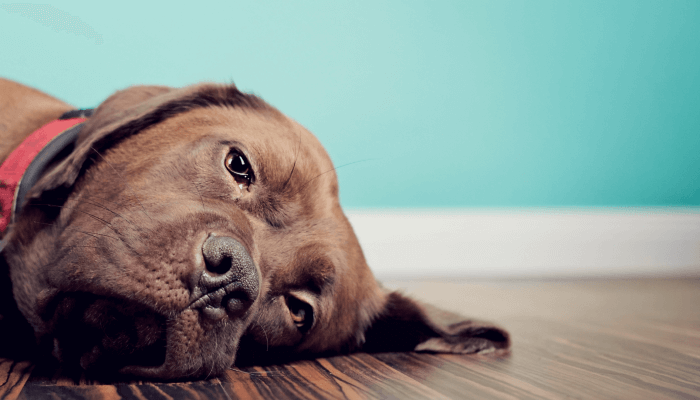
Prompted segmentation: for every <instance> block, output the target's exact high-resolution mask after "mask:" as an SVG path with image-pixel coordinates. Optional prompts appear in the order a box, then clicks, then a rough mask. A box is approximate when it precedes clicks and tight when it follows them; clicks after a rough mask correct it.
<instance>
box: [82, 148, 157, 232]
mask: <svg viewBox="0 0 700 400" xmlns="http://www.w3.org/2000/svg"><path fill="white" fill-rule="evenodd" d="M90 148H91V149H92V151H94V152H95V153H97V155H99V156H100V157H102V160H103V161H104V162H106V163H107V165H109V166H110V167H111V168H112V170H114V172H115V173H116V174H117V175H118V176H119V178H121V180H122V181H123V182H124V185H125V186H126V187H127V189H129V190H130V191H131V194H133V195H134V197H135V198H136V201H138V202H139V204H140V205H141V209H142V210H143V213H144V214H146V216H147V217H148V219H150V220H153V219H152V218H151V216H150V215H148V213H147V212H146V207H144V206H143V203H141V200H140V199H139V196H137V195H136V192H134V190H133V189H132V188H131V186H130V185H129V182H127V180H126V179H124V177H123V176H122V174H120V173H119V171H117V169H116V168H114V165H112V163H110V162H109V161H107V159H106V158H105V156H103V155H102V153H100V152H99V151H97V149H95V147H93V146H90Z"/></svg>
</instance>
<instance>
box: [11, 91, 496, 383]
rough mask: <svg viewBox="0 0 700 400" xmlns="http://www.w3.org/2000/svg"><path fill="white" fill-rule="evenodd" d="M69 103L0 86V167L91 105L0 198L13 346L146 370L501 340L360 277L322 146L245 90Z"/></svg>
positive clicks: (161, 372) (126, 370)
mask: <svg viewBox="0 0 700 400" xmlns="http://www.w3.org/2000/svg"><path fill="white" fill-rule="evenodd" d="M72 110H74V107H73V106H71V105H68V104H66V103H64V102H62V101H60V100H58V99H56V98H53V97H51V96H49V95H47V94H44V93H42V92H40V91H37V90H35V89H32V88H29V87H27V86H24V85H22V84H19V83H16V82H12V81H9V80H0V143H1V144H0V161H5V160H7V159H8V158H9V157H10V156H11V154H12V152H13V151H14V150H15V149H16V148H18V146H21V144H22V143H23V141H24V140H25V139H26V138H27V137H28V136H29V135H31V134H32V133H33V132H35V131H37V130H38V129H39V128H41V127H42V126H45V125H46V124H48V123H51V122H52V121H54V120H57V119H59V118H61V116H62V115H63V116H64V118H63V120H65V119H66V117H68V119H71V118H70V117H71V115H72V116H80V117H86V116H88V115H89V117H88V118H86V119H85V120H84V121H83V122H82V123H80V124H79V125H76V126H77V127H79V128H80V129H79V131H76V130H75V129H77V128H71V129H74V130H73V136H74V139H72V142H70V144H69V145H66V147H65V148H64V149H61V151H59V152H58V153H57V154H56V155H54V156H53V158H52V159H51V160H48V161H45V162H44V164H45V167H44V169H43V170H42V172H41V173H38V174H36V175H37V177H36V182H34V183H33V184H31V185H30V186H31V187H29V188H26V195H25V196H24V198H22V199H20V200H19V201H18V200H17V199H15V202H16V203H15V204H14V206H13V207H3V210H2V212H3V215H4V216H5V217H7V218H9V219H10V220H9V222H8V224H7V226H6V227H5V228H4V231H3V232H2V233H1V234H2V236H1V237H2V241H3V246H4V248H3V249H2V253H0V266H1V268H0V269H2V272H3V273H2V282H0V283H1V284H2V285H3V288H4V290H3V295H2V296H4V297H3V298H2V302H1V303H2V307H1V309H0V310H1V312H2V317H3V318H2V320H1V322H2V324H3V326H4V328H6V329H11V330H13V331H14V332H19V333H16V334H15V335H14V337H13V339H12V341H16V343H22V346H24V345H27V346H32V349H33V350H32V351H33V352H35V353H38V354H49V355H50V356H49V357H51V356H53V357H55V358H56V359H58V360H59V361H60V362H61V363H62V364H63V365H64V366H66V368H76V369H77V370H81V371H82V370H85V371H87V372H93V373H96V374H98V373H101V374H107V375H109V374H127V375H130V376H138V377H142V378H146V379H154V380H172V379H196V378H204V377H207V376H215V375H218V374H221V373H223V372H224V371H225V370H226V369H228V368H230V367H231V366H232V365H234V364H235V365H241V364H246V363H249V364H255V363H275V362H285V361H287V360H293V359H296V358H308V357H317V356H328V355H333V354H346V353H350V352H358V351H364V352H389V351H390V352H396V351H429V352H448V353H478V352H493V351H498V352H507V351H508V348H509V346H510V340H509V336H508V333H507V332H506V331H505V330H503V329H501V328H499V327H498V326H495V325H492V324H488V323H481V322H476V321H471V320H461V321H458V322H456V323H452V324H449V325H448V324H445V323H442V322H440V319H439V318H438V312H437V311H435V310H433V309H430V310H431V311H429V309H428V308H426V306H425V305H422V304H420V303H419V302H417V301H415V300H413V299H410V298H408V297H406V296H405V295H403V294H401V293H398V292H391V291H388V290H386V289H384V288H383V287H382V286H381V285H380V284H379V283H378V282H377V281H376V279H375V278H374V276H373V274H372V272H371V270H370V269H369V267H368V265H367V263H366V261H365V258H364V256H363V253H362V249H361V248H360V245H359V243H358V240H357V238H356V237H355V234H354V232H353V229H352V226H351V225H350V223H349V222H348V220H347V218H346V216H345V215H344V214H343V211H342V209H341V206H340V204H339V200H338V190H339V188H338V180H337V177H336V173H335V170H334V167H333V164H332V162H331V159H330V158H329V156H328V154H327V153H326V151H325V150H324V148H323V147H322V146H321V144H320V143H319V141H318V140H317V139H316V137H314V136H313V135H312V134H311V133H310V132H309V131H307V130H306V129H304V128H303V127H302V126H300V125H299V124H298V123H296V122H295V121H293V120H291V119H289V118H287V117H286V116H284V115H283V114H282V113H280V112H279V111H277V110H276V109H275V108H273V107H272V106H270V105H268V104H267V103H265V102H264V101H263V100H261V99H260V98H258V97H256V96H254V95H251V94H245V93H242V92H240V91H239V90H238V89H237V88H236V87H235V86H234V85H218V84H199V85H194V86H189V87H185V88H179V89H175V88H170V87H163V86H134V87H130V88H128V89H125V90H122V91H119V92H117V93H115V94H114V95H112V96H111V97H109V98H108V99H107V100H106V101H104V102H103V103H102V104H100V105H99V106H98V107H97V108H96V109H95V110H94V111H93V112H92V113H89V112H80V111H72ZM90 114H91V115H90ZM81 121H82V119H81ZM64 134H65V133H63V134H62V135H64ZM1 178H2V177H0V179H1ZM23 179H25V178H23ZM10 214H12V215H11V216H10ZM10 217H11V218H10ZM426 251H427V250H426ZM27 338H29V339H27ZM18 346H19V345H18ZM33 354H34V353H33Z"/></svg>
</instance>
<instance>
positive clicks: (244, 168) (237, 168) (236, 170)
mask: <svg viewBox="0 0 700 400" xmlns="http://www.w3.org/2000/svg"><path fill="white" fill-rule="evenodd" d="M225 164H226V169H228V170H229V172H231V173H232V174H233V175H234V177H236V178H239V179H244V180H245V181H246V182H247V183H250V182H251V181H252V180H253V171H252V170H251V169H250V164H249V163H248V160H246V158H245V157H244V156H243V155H242V154H240V153H239V152H237V151H232V152H230V153H229V154H228V155H227V156H226V161H225Z"/></svg>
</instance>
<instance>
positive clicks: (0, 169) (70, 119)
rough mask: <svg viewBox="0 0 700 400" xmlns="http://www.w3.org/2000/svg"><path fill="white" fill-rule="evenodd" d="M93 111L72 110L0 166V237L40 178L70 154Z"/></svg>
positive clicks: (31, 137) (25, 142)
mask: <svg viewBox="0 0 700 400" xmlns="http://www.w3.org/2000/svg"><path fill="white" fill-rule="evenodd" d="M91 114H92V110H74V111H69V112H66V113H64V114H63V115H62V116H61V117H60V118H59V119H57V120H55V121H52V122H49V123H48V124H46V125H44V126H42V127H41V128H39V129H38V130H36V131H34V132H33V133H32V134H30V135H29V136H27V137H26V138H25V139H24V140H23V141H22V143H21V144H20V145H19V146H18V147H17V148H15V149H14V151H13V152H12V153H10V155H9V156H8V157H7V158H6V159H5V160H3V161H2V164H0V237H2V236H4V232H5V230H6V228H7V226H8V225H9V224H10V223H11V222H13V219H14V216H15V215H16V214H17V213H18V212H19V210H20V208H21V206H22V203H23V201H24V197H25V196H26V194H27V192H28V191H29V189H31V188H32V186H34V184H35V183H36V182H37V181H38V180H39V179H40V178H41V176H42V175H43V174H44V173H45V172H46V171H47V170H48V169H49V168H50V166H51V165H55V164H56V162H57V161H59V160H60V159H62V158H64V157H66V156H67V155H68V154H70V152H71V151H72V149H73V147H74V145H75V141H76V139H77V137H78V132H80V128H81V123H82V122H84V121H85V120H86V117H88V116H89V115H91Z"/></svg>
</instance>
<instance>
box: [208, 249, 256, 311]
mask: <svg viewBox="0 0 700 400" xmlns="http://www.w3.org/2000/svg"><path fill="white" fill-rule="evenodd" d="M202 255H203V256H204V271H202V274H201V276H200V279H199V284H198V291H199V292H200V293H202V294H203V298H202V299H204V300H205V301H203V303H205V304H202V306H203V311H204V315H206V316H207V317H208V318H210V319H221V318H223V317H224V315H225V314H226V313H228V314H234V315H236V314H242V313H243V312H245V311H246V310H247V309H248V308H250V306H251V305H252V304H253V302H254V301H255V299H257V297H258V292H259V282H258V271H257V268H256V267H255V263H254V262H253V259H252V258H251V257H250V255H249V254H248V251H247V250H246V249H245V247H244V246H243V245H242V244H241V243H240V242H239V241H237V240H236V239H234V238H231V237H227V236H214V235H210V236H209V237H208V238H207V239H206V241H205V242H204V244H203V245H202Z"/></svg>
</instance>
